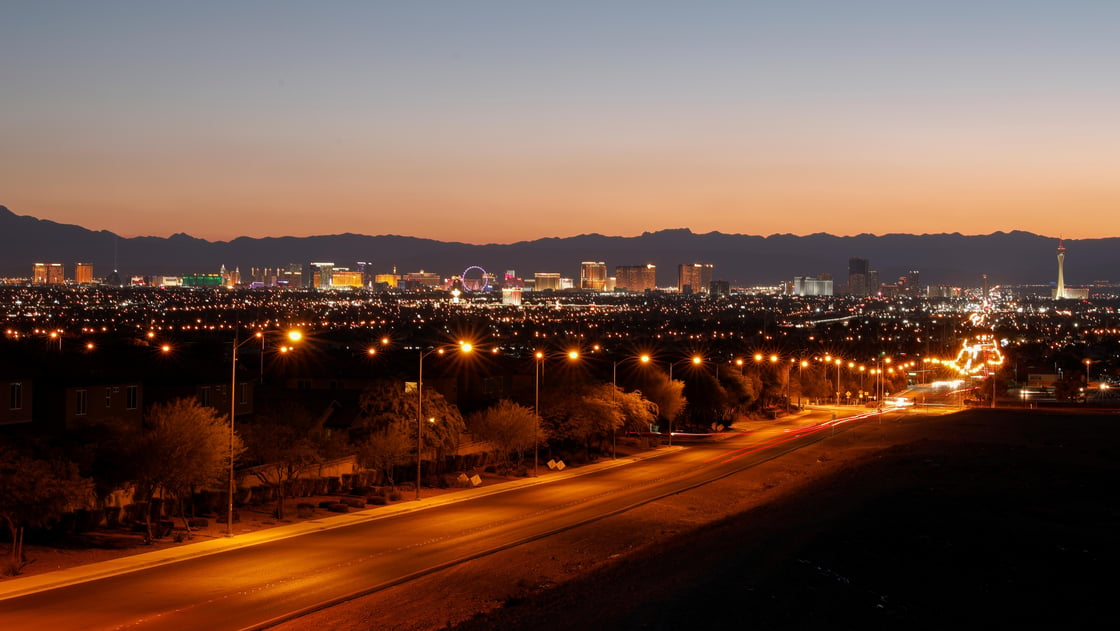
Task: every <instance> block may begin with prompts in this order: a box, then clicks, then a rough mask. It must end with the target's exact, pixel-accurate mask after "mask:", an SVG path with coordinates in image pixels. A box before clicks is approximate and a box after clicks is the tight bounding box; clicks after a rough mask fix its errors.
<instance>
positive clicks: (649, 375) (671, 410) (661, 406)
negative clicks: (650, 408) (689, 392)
mask: <svg viewBox="0 0 1120 631" xmlns="http://www.w3.org/2000/svg"><path fill="white" fill-rule="evenodd" d="M640 377H641V378H640V379H638V380H637V383H636V385H637V388H636V389H637V390H639V391H641V392H642V393H643V394H644V395H645V398H646V399H649V400H650V401H652V402H653V403H654V405H656V406H657V412H658V415H659V417H660V418H663V419H665V420H669V419H675V418H677V417H678V416H679V415H680V414H681V412H683V411H684V409H685V407H686V405H687V403H688V401H687V400H686V399H685V397H684V383H682V382H680V381H678V380H676V379H673V380H671V381H670V380H669V377H668V375H666V374H665V373H663V372H661V371H659V370H652V369H649V370H643V371H641V375H640Z"/></svg>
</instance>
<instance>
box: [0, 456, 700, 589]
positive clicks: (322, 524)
mask: <svg viewBox="0 0 1120 631" xmlns="http://www.w3.org/2000/svg"><path fill="white" fill-rule="evenodd" d="M682 449H684V448H683V447H681V446H678V445H674V446H672V447H659V448H656V449H652V450H649V451H644V452H641V453H638V454H634V455H632V456H627V457H624V458H618V459H608V460H605V461H601V462H596V463H593V464H589V465H584V466H580V467H572V468H567V469H565V470H563V471H559V472H550V473H549V474H548V475H547V476H544V477H536V478H532V477H530V478H521V479H517V480H509V481H505V482H499V483H497V484H492V485H490V486H486V487H477V488H469V489H463V490H461V491H457V492H454V493H446V494H443V495H440V496H437V497H433V498H430V499H424V498H421V499H420V500H419V501H416V500H411V501H403V502H400V503H397V504H393V505H389V506H377V507H374V508H366V509H363V510H360V511H355V512H352V513H344V514H339V515H330V516H324V517H323V518H320V519H313V520H308V521H304V522H300V523H298V524H289V525H285V526H275V527H272V528H265V529H262V530H258V531H256V532H251V533H246V534H243V535H238V536H234V537H229V538H220V539H210V540H207V541H199V542H196V543H190V544H186V545H181V546H176V547H174V548H168V549H166V550H153V551H152V552H144V553H140V554H134V555H129V556H125V557H121V558H118V559H110V560H108V561H100V562H98V563H90V564H88V565H79V566H75V567H72V568H67V569H63V570H55V571H52V572H45V573H43V574H38V575H34V576H27V577H21V578H10V579H5V580H3V581H0V601H3V600H7V599H11V598H18V597H20V596H26V595H28V594H33V593H35V592H40V591H46V590H50V589H57V588H60V587H66V586H69V585H76V584H78V583H84V582H87V581H92V580H98V579H103V578H109V577H112V576H117V575H119V574H127V573H129V572H135V571H137V570H143V569H147V568H151V567H156V566H160V565H166V564H170V563H178V562H180V561H186V560H188V559H195V558H199V557H204V556H209V555H211V554H219V553H222V552H228V551H231V550H238V549H241V548H247V547H250V546H255V545H260V544H263V543H269V542H272V541H279V540H282V539H288V538H291V537H298V536H300V535H305V534H310V533H313V532H321V531H326V530H334V529H336V528H345V527H347V526H353V525H356V524H362V523H366V522H371V521H376V520H379V519H386V518H389V517H394V516H397V515H401V514H406V513H412V512H415V511H420V510H426V509H429V508H434V507H436V506H444V505H448V504H455V503H459V502H466V501H470V500H474V499H478V498H481V497H487V496H489V495H495V494H498V493H505V492H508V491H512V490H516V489H520V488H524V487H528V486H536V485H539V484H550V483H553V482H560V481H563V480H569V479H572V478H576V477H580V476H584V475H590V474H592V473H596V472H598V471H605V470H608V469H613V468H616V467H621V466H624V465H627V464H630V463H633V462H641V461H644V460H650V459H653V458H658V457H661V456H665V455H669V454H671V453H675V452H677V451H680V450H682Z"/></svg>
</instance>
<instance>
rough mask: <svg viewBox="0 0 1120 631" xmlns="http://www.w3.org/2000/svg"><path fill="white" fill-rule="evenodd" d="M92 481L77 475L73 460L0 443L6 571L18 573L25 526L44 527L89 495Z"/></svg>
mask: <svg viewBox="0 0 1120 631" xmlns="http://www.w3.org/2000/svg"><path fill="white" fill-rule="evenodd" d="M91 490H92V483H91V482H90V481H89V480H87V479H85V478H82V477H81V476H79V475H78V467H77V465H75V464H74V463H72V462H67V461H62V460H44V459H41V458H38V457H36V456H34V455H33V454H31V453H28V452H26V451H20V450H17V449H15V448H14V447H12V446H8V445H0V518H2V519H3V520H4V523H5V524H6V525H7V527H8V533H9V535H10V536H11V541H12V543H11V547H10V548H9V550H8V566H7V568H6V570H5V573H6V574H13V575H14V574H19V573H20V571H22V569H23V568H24V566H26V565H27V563H28V561H27V560H26V559H25V558H24V556H23V530H24V528H43V527H46V526H49V525H50V524H52V523H53V522H55V521H56V520H58V518H59V517H61V516H62V514H63V513H65V512H66V511H67V510H68V509H70V508H71V507H72V505H73V504H75V503H77V502H79V501H82V500H84V499H86V498H88V497H89V494H90V492H91Z"/></svg>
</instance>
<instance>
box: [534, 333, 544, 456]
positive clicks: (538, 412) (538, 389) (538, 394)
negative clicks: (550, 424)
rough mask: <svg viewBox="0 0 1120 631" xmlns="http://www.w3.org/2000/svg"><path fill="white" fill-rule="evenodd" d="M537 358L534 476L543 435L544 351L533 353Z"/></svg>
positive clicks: (535, 364) (535, 368)
mask: <svg viewBox="0 0 1120 631" xmlns="http://www.w3.org/2000/svg"><path fill="white" fill-rule="evenodd" d="M533 358H534V359H535V360H536V361H535V362H534V363H533V377H534V382H535V383H534V386H533V417H534V418H535V419H536V420H535V423H536V426H535V427H534V428H533V477H534V478H535V477H537V466H538V464H539V462H540V457H539V454H540V436H541V372H542V371H543V370H544V366H543V364H542V363H541V362H543V361H544V353H542V352H541V351H537V352H536V353H534V354H533Z"/></svg>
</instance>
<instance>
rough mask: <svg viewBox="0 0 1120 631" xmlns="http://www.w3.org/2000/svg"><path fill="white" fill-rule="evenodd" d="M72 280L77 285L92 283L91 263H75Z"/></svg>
mask: <svg viewBox="0 0 1120 631" xmlns="http://www.w3.org/2000/svg"><path fill="white" fill-rule="evenodd" d="M74 282H75V283H77V284H79V285H91V284H93V263H75V264H74Z"/></svg>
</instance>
